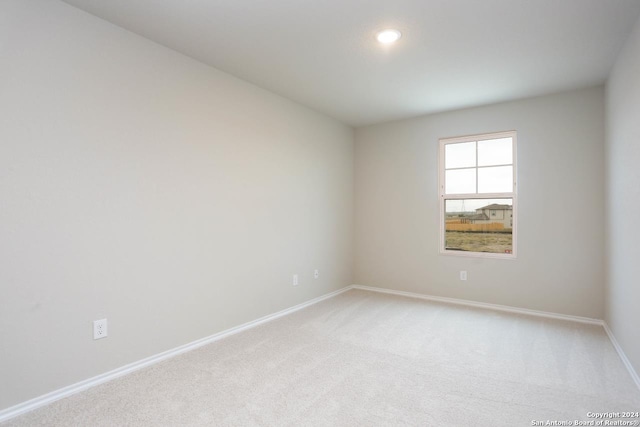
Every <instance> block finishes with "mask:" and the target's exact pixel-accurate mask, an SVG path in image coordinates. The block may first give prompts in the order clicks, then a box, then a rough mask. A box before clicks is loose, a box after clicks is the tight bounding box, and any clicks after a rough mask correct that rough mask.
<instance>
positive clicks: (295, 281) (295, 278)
mask: <svg viewBox="0 0 640 427" xmlns="http://www.w3.org/2000/svg"><path fill="white" fill-rule="evenodd" d="M293 286H298V275H297V274H294V275H293Z"/></svg>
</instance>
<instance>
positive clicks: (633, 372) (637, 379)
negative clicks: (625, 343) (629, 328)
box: [602, 322, 640, 389]
mask: <svg viewBox="0 0 640 427" xmlns="http://www.w3.org/2000/svg"><path fill="white" fill-rule="evenodd" d="M602 326H604V330H605V332H606V333H607V335H608V336H609V339H610V340H611V344H613V347H614V348H615V349H616V351H617V352H618V356H620V359H622V363H624V366H626V367H627V371H629V374H631V378H633V381H634V382H635V383H636V385H637V386H638V388H639V389H640V377H639V376H638V373H637V372H636V370H635V369H633V365H631V361H629V359H628V358H627V355H626V354H624V351H622V347H620V344H618V340H616V337H615V336H614V335H613V332H612V331H611V329H609V325H607V322H602Z"/></svg>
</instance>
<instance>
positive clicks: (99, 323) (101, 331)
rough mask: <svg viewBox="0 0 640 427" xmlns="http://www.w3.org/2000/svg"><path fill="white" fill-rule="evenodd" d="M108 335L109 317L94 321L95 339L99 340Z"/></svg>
mask: <svg viewBox="0 0 640 427" xmlns="http://www.w3.org/2000/svg"><path fill="white" fill-rule="evenodd" d="M106 336H107V319H100V320H94V321H93V339H94V340H99V339H100V338H106Z"/></svg>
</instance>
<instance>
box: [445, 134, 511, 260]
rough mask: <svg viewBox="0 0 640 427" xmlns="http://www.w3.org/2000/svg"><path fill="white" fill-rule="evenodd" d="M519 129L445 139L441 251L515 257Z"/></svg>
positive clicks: (455, 253)
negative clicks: (517, 142)
mask: <svg viewBox="0 0 640 427" xmlns="http://www.w3.org/2000/svg"><path fill="white" fill-rule="evenodd" d="M515 149H516V133H515V132H513V131H512V132H500V133H495V134H485V135H474V136H469V137H460V138H446V139H441V140H440V191H439V192H440V213H441V221H440V224H441V233H440V235H441V238H440V242H441V243H440V251H441V253H447V254H453V255H471V256H489V257H498V258H513V257H515V249H516V245H515V241H516V240H515V236H516V227H515V225H514V224H515V223H516V221H515V219H516V215H514V213H515V212H516V191H515V189H516V179H515V178H516V155H515V154H516V150H515Z"/></svg>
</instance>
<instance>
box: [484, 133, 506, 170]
mask: <svg viewBox="0 0 640 427" xmlns="http://www.w3.org/2000/svg"><path fill="white" fill-rule="evenodd" d="M512 163H513V141H512V139H511V138H500V139H487V140H485V141H478V166H493V165H510V164H512Z"/></svg>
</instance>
